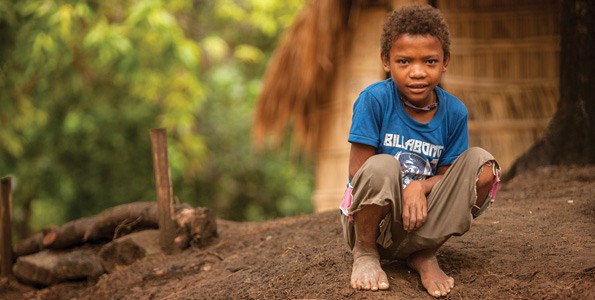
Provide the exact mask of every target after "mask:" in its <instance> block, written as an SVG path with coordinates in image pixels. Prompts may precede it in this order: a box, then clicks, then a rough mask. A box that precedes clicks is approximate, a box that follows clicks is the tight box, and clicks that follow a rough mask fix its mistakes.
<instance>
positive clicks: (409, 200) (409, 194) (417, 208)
mask: <svg viewBox="0 0 595 300" xmlns="http://www.w3.org/2000/svg"><path fill="white" fill-rule="evenodd" d="M449 167H450V165H448V166H441V167H439V168H438V170H436V175H434V176H432V177H430V178H428V179H426V180H414V181H412V182H411V183H409V185H407V187H406V188H405V190H403V216H402V217H403V229H405V231H408V232H409V231H414V230H416V229H418V228H420V227H421V226H422V225H423V224H424V223H425V222H426V218H427V216H428V206H427V198H426V196H427V195H428V194H429V193H430V191H432V188H433V187H434V185H436V183H438V181H440V180H441V179H442V177H444V173H446V170H448V168H449Z"/></svg>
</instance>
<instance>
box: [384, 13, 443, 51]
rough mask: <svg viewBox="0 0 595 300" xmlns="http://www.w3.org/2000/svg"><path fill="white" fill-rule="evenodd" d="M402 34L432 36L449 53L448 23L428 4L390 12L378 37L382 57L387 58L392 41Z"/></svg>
mask: <svg viewBox="0 0 595 300" xmlns="http://www.w3.org/2000/svg"><path fill="white" fill-rule="evenodd" d="M403 34H412V35H430V36H433V37H435V38H437V39H438V40H439V41H440V43H441V44H442V50H444V55H445V56H446V55H447V54H448V53H450V37H449V31H448V25H447V24H446V21H445V20H444V17H443V16H442V13H441V12H440V11H439V10H438V9H436V8H433V7H431V6H429V5H424V6H419V5H413V6H405V7H402V8H401V9H398V10H394V11H393V12H392V13H390V15H389V16H388V18H387V20H386V22H385V23H384V28H383V29H382V36H381V38H380V49H381V53H382V57H384V58H386V59H389V55H390V48H391V47H392V44H393V42H394V41H395V39H397V38H399V37H400V36H401V35H403Z"/></svg>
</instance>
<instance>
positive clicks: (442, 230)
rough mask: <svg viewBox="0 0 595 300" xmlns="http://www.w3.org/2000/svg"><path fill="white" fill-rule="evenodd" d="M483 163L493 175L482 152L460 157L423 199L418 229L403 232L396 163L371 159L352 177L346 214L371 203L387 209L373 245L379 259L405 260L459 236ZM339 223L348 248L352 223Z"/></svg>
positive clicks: (468, 219)
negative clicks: (422, 217) (422, 219)
mask: <svg viewBox="0 0 595 300" xmlns="http://www.w3.org/2000/svg"><path fill="white" fill-rule="evenodd" d="M488 162H493V163H494V164H493V165H494V166H495V167H494V172H497V163H496V161H495V159H494V157H493V156H492V155H491V154H490V153H488V152H487V151H485V150H483V149H481V148H477V147H475V148H470V149H468V150H467V151H465V152H464V153H463V154H461V155H460V156H459V157H458V158H457V159H456V160H455V162H454V163H453V164H452V165H451V166H450V168H449V169H448V171H447V172H446V174H445V175H444V178H443V179H442V180H440V181H439V182H438V183H437V184H436V185H435V186H434V188H433V189H432V191H431V192H430V194H429V195H428V197H427V201H428V202H427V206H428V216H427V220H426V222H425V223H424V224H423V226H422V227H421V228H419V229H417V230H415V231H413V232H406V231H405V230H404V229H403V224H402V223H403V220H402V213H401V212H402V199H403V190H402V180H401V167H400V164H399V162H398V161H397V160H396V159H395V158H394V157H393V156H391V155H387V154H378V155H374V156H372V157H370V158H369V159H368V160H367V161H366V162H365V163H364V164H363V165H362V167H361V168H360V170H359V171H358V172H357V173H356V174H355V176H354V177H353V180H352V182H351V184H352V186H353V203H352V204H351V206H350V207H349V210H348V213H349V215H352V214H354V213H355V212H357V211H359V210H361V209H362V207H363V206H365V205H371V204H375V205H379V206H386V205H390V206H391V210H390V212H389V213H388V214H387V216H386V217H385V218H384V219H383V220H382V221H381V222H380V224H379V227H380V236H379V237H378V239H377V243H378V244H379V245H380V246H381V247H378V248H379V252H380V256H381V258H383V259H406V258H407V257H409V255H410V254H412V253H414V252H417V251H419V250H423V249H430V248H436V247H439V246H440V245H442V244H443V243H444V242H446V240H448V239H449V238H450V237H451V236H453V235H457V236H459V235H462V234H464V233H465V232H467V231H468V230H469V228H470V227H471V220H472V219H473V216H472V215H471V208H472V207H473V205H474V204H475V199H476V198H477V191H476V182H477V178H478V176H479V172H480V171H481V167H482V166H483V165H484V164H486V163H488ZM488 197H489V195H488ZM485 201H488V199H486V200H485ZM341 223H342V224H343V235H344V237H345V239H346V241H347V243H348V244H349V247H350V248H353V246H354V243H355V228H354V224H353V223H352V222H350V221H349V218H348V217H347V216H345V215H343V214H341Z"/></svg>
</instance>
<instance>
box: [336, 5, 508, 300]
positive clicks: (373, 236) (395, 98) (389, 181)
mask: <svg viewBox="0 0 595 300" xmlns="http://www.w3.org/2000/svg"><path fill="white" fill-rule="evenodd" d="M381 44H382V45H381V46H382V47H381V59H382V63H383V66H384V70H385V71H386V72H388V73H390V78H388V79H386V80H384V81H381V82H378V83H375V84H372V85H371V86H369V87H367V88H366V89H365V90H364V91H363V92H362V93H361V94H360V95H359V97H358V99H357V101H356V102H355V104H354V108H353V119H352V125H351V129H350V133H349V142H350V143H351V153H350V158H349V185H348V188H347V190H346V192H345V195H344V198H343V201H342V202H341V206H340V208H341V211H342V212H343V215H342V217H341V220H342V224H343V233H344V236H345V238H346V240H347V242H348V244H349V246H350V248H351V249H352V254H353V269H352V274H351V285H352V287H353V288H356V289H363V290H379V289H380V290H384V289H388V288H389V282H388V279H387V276H386V273H384V271H383V270H382V268H381V265H380V259H406V260H407V262H408V264H409V266H410V267H411V268H412V269H414V270H415V271H417V272H418V273H419V274H420V277H421V281H422V284H423V286H424V287H425V289H426V290H427V291H428V293H429V294H430V295H432V296H434V297H441V296H446V295H447V294H448V293H449V292H450V290H451V289H452V288H453V287H454V279H453V278H452V277H449V276H448V275H446V274H445V273H444V271H442V269H441V268H440V266H439V265H438V261H437V259H436V251H437V250H438V248H439V247H440V246H441V245H442V244H443V243H444V242H446V240H448V238H450V237H451V236H452V235H462V234H464V233H465V232H466V231H467V230H469V227H470V225H471V220H472V219H473V218H475V217H477V216H479V214H480V213H482V212H483V211H484V210H485V209H486V208H487V207H488V206H489V205H490V204H491V203H492V202H493V201H494V196H495V192H496V189H497V186H498V182H499V177H500V173H499V172H500V170H499V168H498V164H497V162H496V161H495V159H494V157H493V156H492V155H491V154H489V153H488V152H486V151H485V150H483V149H481V148H471V149H467V148H468V133H467V116H468V113H467V109H466V108H465V106H464V104H463V103H462V102H461V101H459V100H458V99H457V98H455V97H454V96H452V95H450V94H448V93H447V92H445V91H444V90H442V89H441V88H439V87H438V84H439V83H440V79H441V78H442V74H443V73H444V72H446V69H447V67H448V64H449V62H450V52H449V45H450V40H449V32H448V27H447V25H446V22H445V21H444V19H443V17H442V15H441V13H440V12H439V11H438V10H437V9H434V8H432V7H430V6H411V7H405V8H402V9H400V10H398V11H394V12H392V13H391V15H390V16H389V17H388V19H387V21H386V23H385V25H384V29H383V33H382V38H381Z"/></svg>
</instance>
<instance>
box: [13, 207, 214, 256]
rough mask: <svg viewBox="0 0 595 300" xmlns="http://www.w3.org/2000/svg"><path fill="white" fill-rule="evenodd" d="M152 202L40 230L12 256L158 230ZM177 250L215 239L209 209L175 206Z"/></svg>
mask: <svg viewBox="0 0 595 300" xmlns="http://www.w3.org/2000/svg"><path fill="white" fill-rule="evenodd" d="M157 209H158V208H157V204H156V203H155V202H133V203H129V204H123V205H118V206H114V207H112V208H109V209H107V210H104V211H103V212H101V213H99V214H97V215H95V216H91V217H85V218H81V219H78V220H74V221H70V222H68V223H66V224H64V225H62V226H59V227H49V228H46V229H44V230H42V232H41V233H38V234H35V235H33V236H31V237H29V238H27V239H25V240H23V241H21V242H20V243H18V244H17V245H16V246H15V251H14V255H15V257H18V256H23V255H29V254H33V253H36V252H39V251H41V250H43V249H66V248H70V247H74V246H77V245H80V244H83V243H87V242H103V241H110V240H113V239H115V238H117V237H118V236H122V235H125V234H126V233H129V232H132V231H134V230H139V229H149V228H159V225H158V224H159V223H158V212H157ZM173 219H174V221H175V224H176V239H175V240H174V243H175V246H176V248H177V249H184V248H186V247H188V246H190V245H196V246H203V245H205V244H207V243H208V242H209V241H210V240H211V239H212V238H214V237H217V224H216V219H215V216H214V214H213V213H212V211H211V210H210V209H208V208H203V207H197V208H192V207H191V206H190V205H188V204H178V205H175V206H174V216H173Z"/></svg>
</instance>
